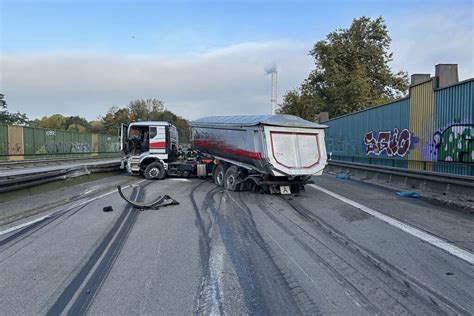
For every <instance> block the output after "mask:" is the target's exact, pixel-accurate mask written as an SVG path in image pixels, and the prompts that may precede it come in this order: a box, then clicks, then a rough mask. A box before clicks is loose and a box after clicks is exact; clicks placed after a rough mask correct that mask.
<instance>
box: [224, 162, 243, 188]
mask: <svg viewBox="0 0 474 316" xmlns="http://www.w3.org/2000/svg"><path fill="white" fill-rule="evenodd" d="M238 173H239V168H238V167H237V166H231V167H229V168H228V169H227V171H226V172H225V177H224V187H225V188H226V189H227V190H230V191H237V190H238V189H239V186H240V184H238V182H239V179H238Z"/></svg>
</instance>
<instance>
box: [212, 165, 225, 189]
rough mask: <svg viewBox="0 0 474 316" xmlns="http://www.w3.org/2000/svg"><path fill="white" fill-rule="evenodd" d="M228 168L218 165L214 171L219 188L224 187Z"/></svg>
mask: <svg viewBox="0 0 474 316" xmlns="http://www.w3.org/2000/svg"><path fill="white" fill-rule="evenodd" d="M226 170H227V168H226V167H225V166H224V165H223V164H218V165H217V167H216V168H215V169H214V183H215V184H217V185H218V186H220V187H222V186H224V179H225V172H226Z"/></svg>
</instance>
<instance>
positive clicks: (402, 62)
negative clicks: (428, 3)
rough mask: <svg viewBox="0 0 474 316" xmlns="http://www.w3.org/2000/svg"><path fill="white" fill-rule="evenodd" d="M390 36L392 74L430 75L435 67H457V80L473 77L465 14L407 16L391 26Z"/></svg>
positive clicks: (472, 42)
mask: <svg viewBox="0 0 474 316" xmlns="http://www.w3.org/2000/svg"><path fill="white" fill-rule="evenodd" d="M389 29H392V25H390V23H389ZM390 35H391V37H392V39H393V40H392V50H393V52H394V61H393V63H392V68H393V69H394V70H396V71H398V70H407V71H408V72H409V74H413V73H430V74H431V75H434V66H435V65H436V64H443V63H446V64H459V66H458V67H459V79H460V80H464V79H467V78H472V77H474V22H473V16H472V12H469V10H466V11H459V10H450V9H447V8H444V9H443V10H439V11H436V12H434V11H432V12H424V13H423V14H421V13H420V14H418V15H416V16H408V17H407V19H406V20H405V21H404V23H398V22H397V24H394V25H393V29H392V31H391V33H390Z"/></svg>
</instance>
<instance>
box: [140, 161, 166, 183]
mask: <svg viewBox="0 0 474 316" xmlns="http://www.w3.org/2000/svg"><path fill="white" fill-rule="evenodd" d="M143 174H144V176H145V179H148V180H162V179H164V178H165V177H166V171H165V168H164V167H163V165H162V164H161V163H159V162H152V163H151V164H149V165H148V166H147V167H146V169H145V171H144V172H143Z"/></svg>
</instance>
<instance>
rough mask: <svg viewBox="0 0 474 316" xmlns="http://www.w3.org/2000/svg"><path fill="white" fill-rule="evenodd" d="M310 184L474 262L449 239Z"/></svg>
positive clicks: (468, 254)
mask: <svg viewBox="0 0 474 316" xmlns="http://www.w3.org/2000/svg"><path fill="white" fill-rule="evenodd" d="M309 186H311V187H312V188H315V189H316V190H319V191H321V192H324V193H326V194H327V195H330V196H332V197H333V198H336V199H338V200H340V201H342V202H344V203H347V204H349V205H351V206H353V207H355V208H358V209H360V210H361V211H364V212H366V213H367V214H370V215H372V216H373V217H376V218H377V219H379V220H381V221H384V222H385V223H387V224H389V225H391V226H393V227H396V228H398V229H400V230H403V231H404V232H406V233H408V234H410V235H412V236H415V237H417V238H419V239H421V240H423V241H425V242H427V243H429V244H431V245H433V246H435V247H438V248H440V249H443V250H444V251H446V252H448V253H449V254H451V255H453V256H455V257H458V258H459V259H462V260H464V261H466V262H468V263H470V264H474V254H472V253H470V252H468V251H466V250H464V249H461V248H459V247H456V246H454V245H451V244H450V243H448V242H447V241H445V240H443V239H441V238H438V237H436V236H433V235H431V234H429V233H427V232H424V231H422V230H420V229H418V228H415V227H413V226H410V225H408V224H406V223H403V222H401V221H399V220H396V219H394V218H392V217H390V216H387V215H385V214H382V213H380V212H378V211H376V210H373V209H371V208H369V207H367V206H365V205H362V204H360V203H357V202H355V201H353V200H351V199H348V198H346V197H344V196H342V195H339V194H337V193H334V192H332V191H329V190H327V189H325V188H322V187H320V186H318V185H315V184H310V185H309Z"/></svg>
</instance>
